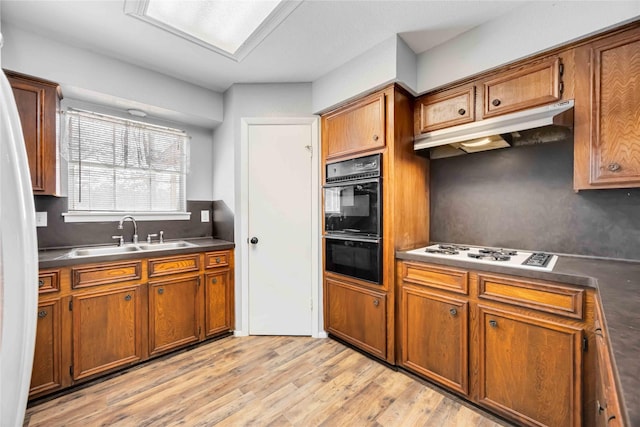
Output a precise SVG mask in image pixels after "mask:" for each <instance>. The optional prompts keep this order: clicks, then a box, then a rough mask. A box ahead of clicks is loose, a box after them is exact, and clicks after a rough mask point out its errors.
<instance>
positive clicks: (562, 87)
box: [558, 82, 564, 95]
mask: <svg viewBox="0 0 640 427" xmlns="http://www.w3.org/2000/svg"><path fill="white" fill-rule="evenodd" d="M558 90H559V91H560V95H562V92H564V82H560V87H559V89H558Z"/></svg>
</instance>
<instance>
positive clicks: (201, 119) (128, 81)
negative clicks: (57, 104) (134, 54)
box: [2, 22, 223, 128]
mask: <svg viewBox="0 0 640 427" xmlns="http://www.w3.org/2000/svg"><path fill="white" fill-rule="evenodd" d="M2 30H3V35H4V38H5V46H4V48H3V49H2V57H3V58H2V59H3V66H4V67H5V68H7V69H10V70H13V71H18V72H22V73H25V74H31V75H34V76H37V77H41V78H44V79H48V80H52V81H55V82H57V83H59V84H60V86H61V88H62V93H63V96H71V97H72V98H76V99H81V100H85V101H90V102H94V103H100V104H105V105H110V106H113V107H116V108H123V107H124V108H123V109H125V108H126V107H125V106H126V105H129V104H130V105H131V107H129V108H142V109H145V110H146V111H148V112H150V113H151V112H153V113H154V115H157V116H158V117H161V118H165V119H169V120H177V121H182V122H185V123H191V124H197V125H200V126H204V127H211V128H213V127H214V126H216V125H218V124H219V123H221V122H222V119H223V111H222V94H220V93H217V92H213V91H211V90H208V89H205V88H202V87H200V86H196V85H193V84H191V83H187V82H184V81H182V80H178V79H175V78H172V77H169V76H166V75H164V74H161V73H158V72H155V71H152V70H149V69H145V68H141V67H138V66H135V65H132V64H128V63H126V62H122V61H119V60H117V59H114V58H110V57H107V56H104V55H99V54H96V53H94V52H91V51H88V50H84V49H79V48H76V47H73V46H71V45H68V44H63V43H59V42H56V41H53V40H51V39H48V38H44V37H41V36H39V35H37V34H34V33H31V32H28V31H25V30H23V29H21V28H18V27H15V26H13V25H9V24H7V23H6V22H3V24H2Z"/></svg>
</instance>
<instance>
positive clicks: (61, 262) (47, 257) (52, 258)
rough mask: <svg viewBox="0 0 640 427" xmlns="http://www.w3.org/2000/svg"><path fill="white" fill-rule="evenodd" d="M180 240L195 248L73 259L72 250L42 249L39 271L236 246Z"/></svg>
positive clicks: (207, 239)
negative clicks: (70, 254)
mask: <svg viewBox="0 0 640 427" xmlns="http://www.w3.org/2000/svg"><path fill="white" fill-rule="evenodd" d="M181 240H183V241H186V242H189V243H192V244H193V245H195V246H191V247H187V248H177V249H163V250H157V251H155V250H154V251H135V252H127V253H122V254H115V255H100V256H84V257H75V258H71V257H69V253H70V252H71V250H72V249H73V248H60V249H44V250H40V251H39V252H38V261H39V263H38V264H39V267H40V269H45V268H56V267H64V266H67V265H76V264H89V263H94V262H105V261H119V260H123V259H132V258H150V257H160V256H167V255H177V254H190V253H194V252H206V251H221V250H226V249H233V248H235V246H236V245H235V243H233V242H229V241H227V240H220V239H215V238H211V237H198V238H192V239H181ZM169 242H171V241H170V240H167V241H166V243H169ZM108 246H113V245H105V247H108Z"/></svg>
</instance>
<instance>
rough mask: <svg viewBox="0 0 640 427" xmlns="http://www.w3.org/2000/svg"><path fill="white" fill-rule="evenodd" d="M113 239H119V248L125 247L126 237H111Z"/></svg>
mask: <svg viewBox="0 0 640 427" xmlns="http://www.w3.org/2000/svg"><path fill="white" fill-rule="evenodd" d="M111 238H112V239H118V246H122V245H124V237H122V236H111Z"/></svg>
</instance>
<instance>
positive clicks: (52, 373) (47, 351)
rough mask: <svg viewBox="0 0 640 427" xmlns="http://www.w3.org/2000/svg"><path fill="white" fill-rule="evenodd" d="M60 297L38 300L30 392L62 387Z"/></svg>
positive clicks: (37, 392) (53, 389) (42, 391)
mask: <svg viewBox="0 0 640 427" xmlns="http://www.w3.org/2000/svg"><path fill="white" fill-rule="evenodd" d="M60 313H61V302H60V298H56V299H53V300H51V299H49V300H44V301H40V303H39V304H38V321H37V326H36V347H35V353H34V357H33V369H32V371H31V385H30V389H31V393H32V394H41V393H45V392H51V391H55V390H58V389H59V388H61V387H62V381H61V368H62V367H61V360H60V339H61V322H60Z"/></svg>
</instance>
